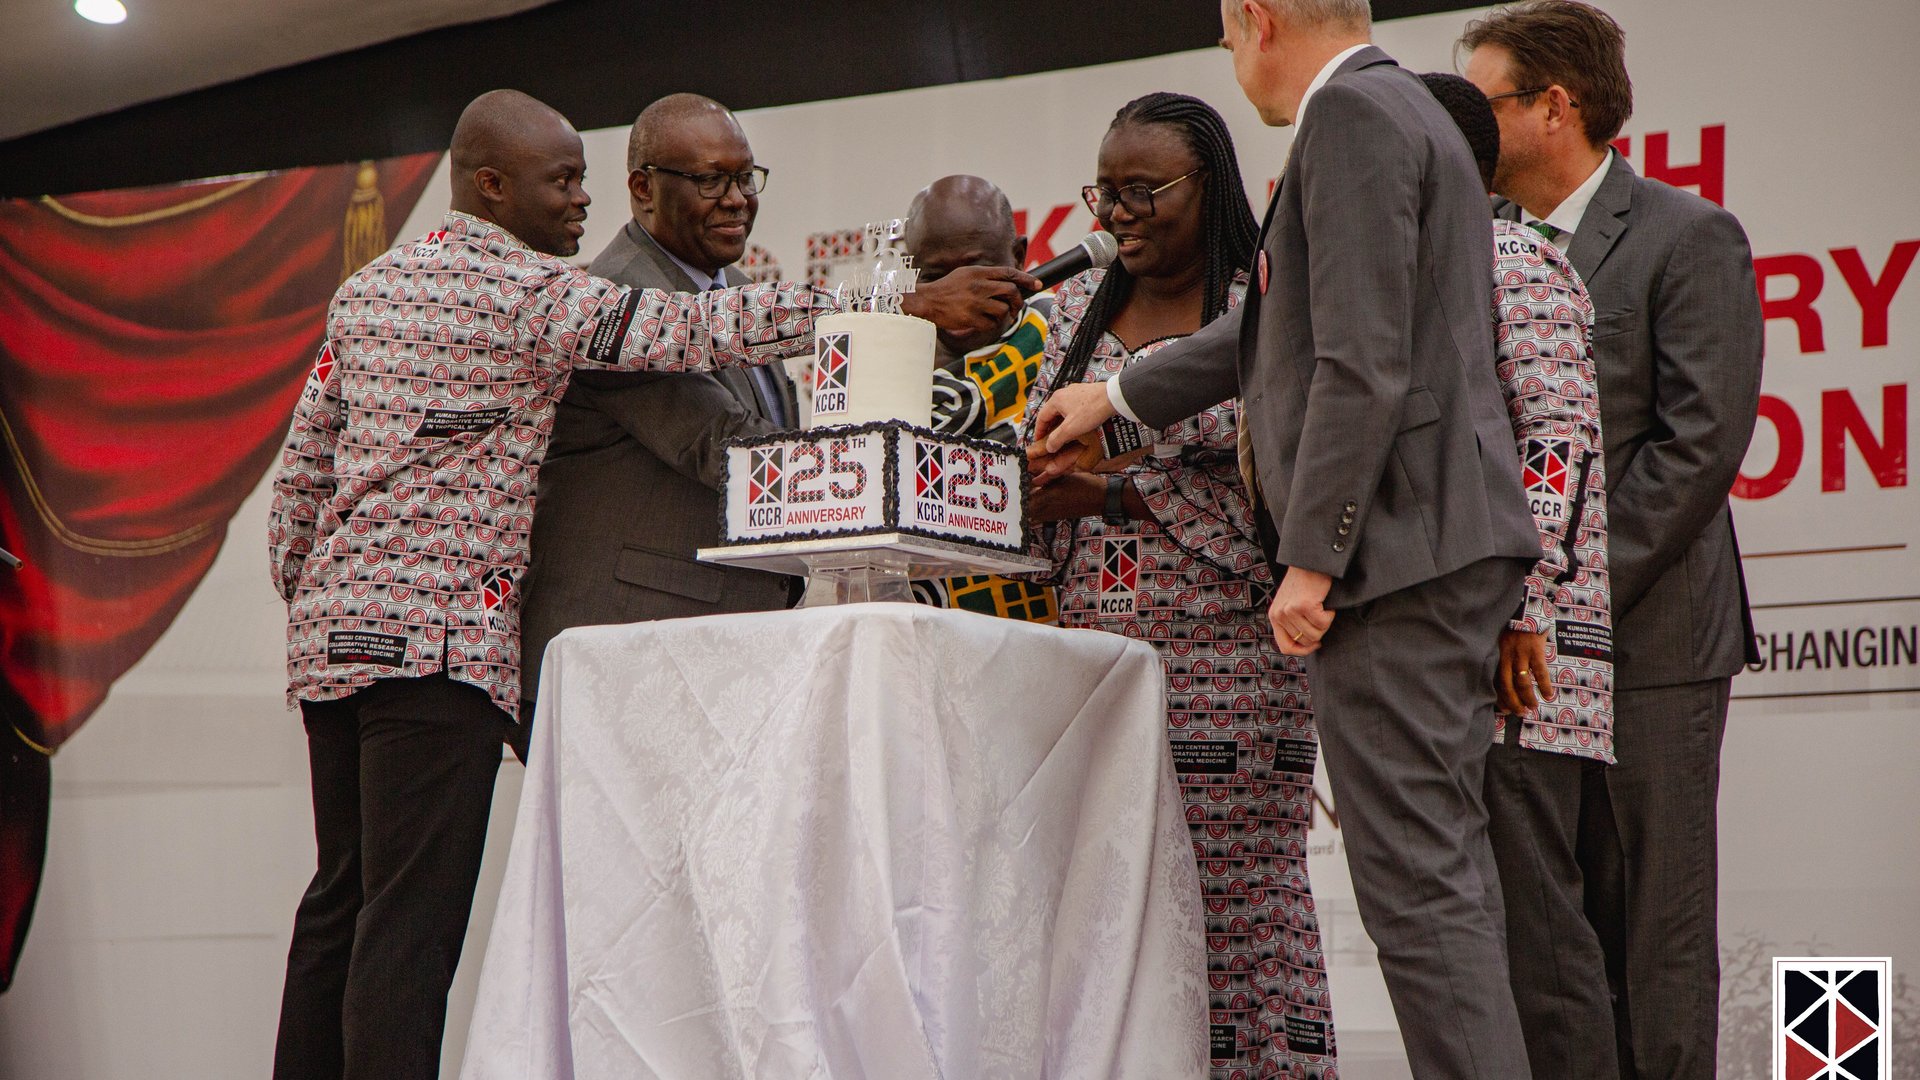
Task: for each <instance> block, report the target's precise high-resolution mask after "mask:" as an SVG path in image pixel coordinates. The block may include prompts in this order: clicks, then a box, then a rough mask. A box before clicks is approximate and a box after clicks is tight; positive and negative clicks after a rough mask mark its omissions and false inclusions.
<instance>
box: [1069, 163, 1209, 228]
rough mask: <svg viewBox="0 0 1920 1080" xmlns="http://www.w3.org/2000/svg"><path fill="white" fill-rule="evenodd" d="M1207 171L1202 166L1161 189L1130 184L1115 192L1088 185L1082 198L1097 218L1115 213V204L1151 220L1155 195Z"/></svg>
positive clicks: (1107, 188)
mask: <svg viewBox="0 0 1920 1080" xmlns="http://www.w3.org/2000/svg"><path fill="white" fill-rule="evenodd" d="M1206 171H1207V167H1206V166H1205V165H1202V166H1201V167H1199V168H1197V169H1195V170H1193V171H1192V172H1190V173H1188V174H1186V176H1176V177H1174V178H1173V179H1171V180H1169V181H1167V182H1166V183H1164V184H1161V185H1160V186H1159V187H1148V186H1147V185H1145V184H1128V185H1127V186H1125V187H1123V188H1121V189H1119V190H1118V191H1115V190H1114V189H1113V188H1110V187H1102V186H1101V185H1099V184H1088V185H1087V186H1086V187H1083V188H1081V189H1080V198H1081V199H1082V200H1084V201H1085V202H1086V204H1087V209H1089V210H1091V211H1093V216H1094V217H1097V218H1103V217H1106V216H1107V215H1109V214H1111V213H1113V207H1114V204H1115V203H1118V204H1120V205H1121V206H1124V207H1126V208H1127V213H1129V214H1132V215H1133V216H1134V217H1141V218H1150V217H1152V216H1153V197H1154V196H1155V195H1158V194H1160V193H1161V192H1163V191H1165V190H1167V189H1168V188H1170V187H1172V186H1173V185H1175V184H1177V183H1179V182H1180V181H1182V180H1185V179H1187V177H1191V176H1198V175H1199V174H1201V173H1203V172H1206Z"/></svg>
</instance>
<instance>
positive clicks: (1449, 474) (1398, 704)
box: [1040, 0, 1540, 1080]
mask: <svg viewBox="0 0 1920 1080" xmlns="http://www.w3.org/2000/svg"><path fill="white" fill-rule="evenodd" d="M1223 18H1224V22H1225V30H1226V37H1225V41H1224V44H1225V45H1226V46H1227V47H1228V48H1229V49H1230V50H1231V51H1232V53H1233V64H1234V70H1235V74H1236V76H1237V77H1238V79H1239V82H1240V85H1241V87H1242V89H1243V90H1245V91H1246V93H1247V97H1248V98H1249V100H1251V101H1252V102H1253V104H1254V106H1255V107H1256V108H1257V109H1258V110H1259V112H1260V115H1261V118H1262V119H1264V120H1265V121H1266V122H1268V123H1269V124H1289V123H1291V124H1295V125H1296V127H1297V134H1296V136H1295V139H1294V144H1293V150H1292V152H1291V156H1290V158H1289V161H1288V164H1287V167H1286V169H1285V171H1284V172H1283V174H1282V177H1281V183H1280V188H1279V190H1278V191H1277V192H1276V193H1275V194H1274V198H1273V204H1272V206H1271V207H1270V208H1269V210H1268V217H1267V223H1266V226H1265V229H1264V231H1263V236H1262V238H1261V243H1260V249H1259V253H1258V254H1257V256H1256V263H1255V266H1254V268H1253V270H1254V280H1253V288H1251V289H1250V290H1249V291H1248V294H1247V298H1246V301H1245V302H1244V303H1242V304H1241V305H1240V307H1238V308H1237V309H1235V311H1234V313H1233V314H1232V315H1229V316H1227V317H1225V318H1221V319H1219V320H1216V321H1215V322H1214V323H1212V324H1210V325H1209V326H1208V327H1206V328H1205V329H1203V330H1201V331H1200V332H1199V333H1197V334H1195V335H1193V336H1192V337H1191V338H1189V339H1187V341H1186V342H1184V343H1180V344H1176V345H1171V346H1168V347H1167V348H1166V349H1164V350H1163V351H1162V352H1160V353H1159V354H1158V355H1157V356H1154V357H1152V358H1150V359H1148V360H1145V361H1142V362H1141V363H1139V364H1138V365H1136V366H1134V367H1132V368H1130V369H1128V370H1126V371H1124V372H1122V373H1121V374H1120V375H1119V376H1117V377H1116V378H1115V379H1113V380H1112V381H1110V382H1108V383H1107V384H1106V386H1105V387H1101V386H1098V385H1095V384H1088V385H1086V386H1077V387H1067V388H1064V389H1062V390H1061V391H1059V392H1057V393H1056V394H1055V395H1054V396H1053V397H1052V398H1050V399H1049V401H1048V404H1047V405H1046V406H1045V407H1044V408H1043V410H1042V412H1041V418H1040V431H1042V432H1049V434H1048V435H1047V439H1046V446H1045V450H1046V451H1047V452H1048V453H1051V454H1052V455H1054V456H1052V457H1051V458H1048V459H1047V463H1046V465H1045V466H1044V467H1043V469H1042V476H1043V477H1045V476H1048V475H1055V474H1057V473H1058V472H1059V471H1063V470H1064V469H1065V468H1067V467H1070V464H1071V462H1070V461H1069V460H1067V459H1069V458H1070V457H1071V456H1072V455H1073V449H1072V448H1070V447H1069V446H1068V440H1071V439H1073V438H1075V437H1077V436H1079V435H1081V434H1082V433H1085V432H1090V431H1092V430H1093V429H1094V428H1095V427H1097V426H1098V425H1099V424H1101V423H1103V422H1109V418H1112V417H1114V416H1115V414H1116V413H1120V414H1125V415H1126V416H1128V417H1130V418H1131V419H1133V420H1137V421H1139V422H1142V423H1145V424H1146V425H1148V426H1149V427H1164V426H1167V425H1169V424H1171V423H1173V422H1175V421H1177V420H1179V419H1181V418H1183V417H1186V416H1190V415H1192V414H1194V413H1196V412H1198V411H1200V410H1201V409H1202V408H1204V407H1206V406H1209V405H1212V404H1215V403H1217V402H1219V401H1222V400H1224V399H1227V398H1230V397H1233V396H1235V395H1236V394H1238V395H1240V396H1241V398H1242V399H1243V403H1244V404H1243V411H1242V418H1243V420H1242V423H1243V427H1244V428H1246V429H1249V430H1250V432H1251V445H1252V450H1253V455H1254V461H1255V464H1256V466H1257V478H1258V485H1259V491H1260V495H1261V496H1262V498H1263V500H1264V502H1265V503H1266V504H1267V506H1269V507H1270V508H1271V525H1272V529H1271V550H1270V552H1269V556H1270V558H1272V560H1273V561H1274V563H1275V566H1276V568H1278V567H1281V566H1284V567H1286V568H1287V569H1286V572H1285V575H1284V576H1283V577H1282V578H1281V584H1280V587H1279V590H1278V593H1277V595H1276V596H1275V598H1274V601H1273V605H1272V612H1271V616H1272V621H1273V624H1274V629H1275V633H1276V635H1277V636H1278V639H1279V644H1280V646H1281V648H1282V650H1283V651H1286V652H1289V653H1292V654H1294V655H1307V656H1309V657H1310V659H1309V675H1310V677H1311V679H1312V680H1313V693H1314V706H1315V712H1316V714H1317V717H1318V720H1319V727H1320V742H1321V750H1322V755H1323V759H1324V760H1325V762H1326V766H1327V773H1328V776H1329V778H1330V779H1331V781H1332V784H1333V791H1334V795H1335V797H1336V798H1337V799H1338V800H1339V805H1340V823H1341V831H1342V834H1343V836H1344V838H1345V840H1346V847H1347V860H1348V864H1349V866H1350V867H1351V869H1352V872H1353V879H1354V891H1355V894H1356V897H1357V899H1358V901H1359V905H1360V913H1361V917H1362V919H1363V920H1364V922H1365V924H1366V927H1367V930H1368V932H1369V933H1370V934H1371V935H1372V937H1373V939H1374V942H1375V943H1376V944H1377V945H1378V946H1379V950H1380V963H1381V969H1382V972H1383V973H1384V974H1385V976H1386V980H1387V989H1388V992H1389V993H1390V994H1391V996H1392V999H1393V1005H1394V1011H1395V1014H1396V1015H1397V1016H1398V1018H1399V1022H1400V1029H1401V1034H1402V1036H1403V1038H1404V1040H1405V1043H1406V1048H1407V1054H1408V1058H1409V1060H1410V1062H1411V1064H1412V1066H1413V1073H1414V1075H1415V1076H1416V1077H1421V1078H1423V1080H1425V1078H1435V1077H1455V1078H1460V1080H1468V1078H1482V1077H1484V1078H1500V1080H1507V1078H1514V1077H1524V1076H1526V1075H1527V1058H1526V1048H1525V1045H1524V1043H1523V1042H1522V1039H1521V1032H1520V1023H1519V1017H1518V1014H1517V1012H1516V1010H1515V1008H1514V1002H1513V997H1512V994H1511V992H1510V990H1509V989H1508V986H1507V963H1506V956H1505V945H1504V943H1505V938H1504V932H1503V931H1504V921H1503V914H1502V908H1501V903H1500V891H1499V879H1498V876H1497V874H1496V872H1495V868H1494V861H1493V854H1492V850H1491V848H1490V847H1489V846H1488V841H1487V831H1486V820H1487V819H1486V810H1485V807H1484V805H1483V803H1482V802H1481V794H1480V793H1481V783H1482V774H1483V770H1484V767H1485V762H1486V756H1487V751H1488V748H1489V746H1490V745H1491V741H1492V735H1493V705H1494V698H1493V669H1494V657H1495V650H1496V646H1497V642H1498V638H1499V634H1500V631H1501V629H1502V628H1503V627H1505V625H1506V623H1507V620H1508V618H1509V617H1511V616H1512V615H1513V613H1514V611H1515V610H1516V608H1517V607H1518V605H1519V603H1520V601H1521V582H1522V579H1523V578H1524V576H1525V573H1526V567H1527V565H1528V562H1529V561H1530V560H1537V559H1538V557H1539V553H1540V541H1539V534H1538V533H1537V531H1536V530H1535V527H1534V524H1533V519H1532V516H1531V515H1530V514H1529V512H1528V510H1527V505H1526V500H1525V497H1524V495H1523V493H1522V487H1521V483H1520V472H1519V464H1518V461H1517V458H1516V456H1515V454H1514V453H1513V434H1512V430H1511V428H1510V426H1509V424H1508V421H1507V418H1506V414H1505V408H1504V405H1503V399H1502V396H1501V392H1500V387H1499V384H1498V381H1497V379H1496V376H1495V371H1494V365H1493V355H1494V351H1493V350H1494V344H1493V331H1492V320H1491V316H1490V313H1489V312H1490V305H1491V299H1492V298H1491V295H1490V292H1489V289H1490V283H1489V278H1488V274H1487V267H1488V266H1490V265H1491V264H1492V261H1493V240H1492V233H1491V231H1490V230H1489V228H1488V212H1487V200H1486V193H1485V191H1484V190H1483V189H1482V188H1481V185H1480V177H1479V173H1478V170H1477V168H1476V166H1475V164H1474V160H1473V156H1472V154H1471V152H1470V151H1469V150H1468V149H1467V145H1466V142H1465V140H1464V139H1463V138H1462V137H1461V135H1460V132H1459V129H1458V128H1457V127H1456V126H1455V125H1454V123H1453V121H1452V119H1451V118H1449V117H1448V115H1447V113H1446V112H1445V111H1444V110H1442V109H1441V107H1440V106H1439V104H1438V103H1437V102H1435V101H1434V100H1433V98H1432V96H1431V95H1429V94H1428V92H1427V90H1426V88H1425V86H1424V85H1423V84H1422V83H1421V82H1420V80H1419V79H1418V78H1417V77H1415V76H1414V75H1412V74H1411V73H1409V72H1406V71H1403V70H1402V69H1400V68H1399V67H1398V66H1397V65H1396V64H1395V63H1394V62H1393V60H1392V59H1391V58H1390V57H1388V56H1387V54H1386V53H1384V52H1382V51H1381V50H1379V49H1378V48H1374V47H1372V46H1371V45H1368V44H1367V40H1368V35H1369V11H1368V6H1367V4H1366V3H1365V0H1231V2H1229V3H1227V4H1226V5H1225V7H1224V10H1223Z"/></svg>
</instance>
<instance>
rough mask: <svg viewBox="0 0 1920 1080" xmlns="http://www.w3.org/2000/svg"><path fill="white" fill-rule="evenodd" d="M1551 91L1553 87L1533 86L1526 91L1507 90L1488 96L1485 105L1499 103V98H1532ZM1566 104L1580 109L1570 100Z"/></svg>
mask: <svg viewBox="0 0 1920 1080" xmlns="http://www.w3.org/2000/svg"><path fill="white" fill-rule="evenodd" d="M1551 89H1553V87H1551V86H1535V87H1530V88H1529V89H1526V90H1509V91H1507V92H1506V93H1504V94H1489V95H1487V104H1489V105H1491V104H1493V103H1494V102H1496V101H1499V100H1500V99H1501V98H1510V97H1532V96H1533V95H1535V94H1544V93H1546V92H1547V91H1549V90H1551ZM1567 104H1568V105H1570V106H1572V107H1573V108H1576V109H1577V108H1579V107H1580V103H1579V102H1577V101H1573V100H1571V99H1569V100H1568V101H1567Z"/></svg>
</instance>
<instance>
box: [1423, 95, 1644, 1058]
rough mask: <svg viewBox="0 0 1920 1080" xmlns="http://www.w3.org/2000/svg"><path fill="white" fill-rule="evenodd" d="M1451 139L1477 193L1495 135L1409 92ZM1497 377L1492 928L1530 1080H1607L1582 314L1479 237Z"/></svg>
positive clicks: (1601, 677) (1478, 108)
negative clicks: (1513, 467)
mask: <svg viewBox="0 0 1920 1080" xmlns="http://www.w3.org/2000/svg"><path fill="white" fill-rule="evenodd" d="M1420 78H1421V79H1422V80H1423V81H1424V82H1425V83H1426V84H1427V89H1428V90H1430V91H1432V93H1433V96H1434V99H1435V100H1437V101H1439V102H1440V104H1441V105H1442V106H1444V107H1445V108H1446V110H1447V112H1448V113H1449V114H1450V115H1452V117H1453V120H1454V123H1456V124H1458V125H1460V132H1461V134H1463V135H1465V136H1466V138H1467V145H1468V147H1470V148H1471V149H1472V150H1473V157H1474V161H1475V163H1476V164H1478V165H1479V166H1480V175H1481V179H1483V180H1484V181H1485V182H1486V185H1487V188H1488V190H1492V188H1493V177H1494V172H1495V170H1496V169H1497V168H1498V167H1499V164H1500V125H1499V121H1497V120H1496V119H1495V118H1494V113H1493V106H1492V105H1491V104H1490V103H1489V102H1488V101H1487V97H1486V95H1485V94H1483V93H1481V92H1480V89H1479V88H1478V87H1476V86H1474V85H1473V84H1472V83H1470V82H1468V81H1467V80H1465V79H1463V78H1461V77H1460V76H1458V75H1450V74H1443V73H1438V72H1435V73H1429V74H1426V75H1422V76H1420ZM1493 324H1494V341H1495V347H1494V353H1495V364H1496V368H1497V370H1498V371H1499V373H1500V386H1501V389H1502V391H1503V392H1504V393H1505V395H1506V399H1507V412H1508V415H1509V416H1510V417H1511V418H1512V421H1513V435H1514V441H1515V442H1516V443H1517V444H1518V445H1519V451H1520V463H1521V465H1520V473H1521V476H1520V478H1521V481H1522V482H1523V483H1524V484H1525V485H1526V488H1527V502H1528V504H1529V506H1530V508H1531V509H1532V511H1533V520H1534V524H1535V525H1536V526H1538V528H1539V530H1540V550H1541V554H1540V561H1539V562H1538V563H1537V564H1535V566H1534V569H1533V572H1532V573H1530V574H1528V575H1527V593H1526V601H1525V603H1524V604H1523V606H1522V607H1521V609H1520V612H1519V614H1518V615H1516V616H1515V617H1514V620H1513V622H1512V623H1511V624H1510V625H1509V626H1508V628H1507V629H1506V630H1505V631H1504V632H1502V634H1501V635H1500V657H1499V661H1498V666H1497V667H1496V669H1495V676H1494V694H1495V698H1496V700H1497V702H1498V705H1499V711H1498V713H1497V714H1496V716H1495V722H1494V733H1493V739H1494V746H1493V748H1492V751H1491V753H1489V754H1488V756H1487V776H1486V787H1485V794H1486V802H1487V838H1488V840H1489V841H1490V842H1491V843H1492V845H1493V857H1494V863H1495V865H1496V866H1497V867H1498V868H1499V875H1500V890H1501V893H1502V895H1503V897H1504V900H1505V906H1506V910H1507V925H1506V930H1507V953H1508V956H1509V957H1510V964H1509V969H1510V970H1509V981H1510V982H1511V983H1512V985H1513V997H1514V1001H1515V1003H1516V1004H1517V1005H1518V1006H1519V1009H1520V1028H1521V1032H1522V1034H1523V1035H1524V1036H1525V1037H1526V1042H1527V1057H1528V1062H1529V1064H1530V1065H1531V1066H1532V1071H1533V1075H1534V1076H1537V1077H1547V1076H1551V1077H1554V1078H1555V1080H1614V1078H1616V1077H1618V1076H1619V1075H1620V1066H1619V1063H1618V1062H1619V1059H1618V1056H1617V1054H1616V1053H1615V1047H1614V1038H1613V1027H1612V1023H1611V1017H1612V1013H1613V1005H1612V1002H1611V1001H1610V1000H1609V999H1608V993H1607V980H1606V973H1605V972H1606V960H1605V957H1604V956H1603V955H1602V954H1601V950H1600V939H1599V937H1598V936H1597V935H1596V934H1595V932H1594V928H1593V926H1592V925H1591V924H1589V923H1588V921H1587V916H1586V912H1585V910H1584V908H1583V906H1582V904H1581V898H1580V893H1579V889H1578V888H1577V887H1572V888H1570V887H1569V886H1568V884H1567V883H1569V882H1573V883H1578V882H1579V881H1580V877H1581V871H1580V867H1579V865H1578V864H1577V862H1576V860H1575V852H1576V851H1577V850H1578V849H1579V846H1580V844H1581V843H1583V840H1582V838H1581V830H1580V805H1581V801H1582V798H1583V792H1584V791H1585V790H1586V789H1587V788H1589V787H1590V786H1591V785H1593V784H1595V783H1603V782H1604V775H1605V770H1606V768H1607V767H1608V766H1611V765H1612V764H1613V763H1614V754H1613V603H1612V588H1611V584H1610V582H1609V579H1608V575H1607V489H1606V484H1607V473H1606V451H1605V446H1604V443H1603V441H1602V438H1601V430H1600V389H1599V376H1598V373H1597V372H1596V371H1595V369H1594V363H1593V349H1592V340H1591V339H1592V326H1593V301H1592V299H1591V298H1589V297H1588V295H1587V289H1586V286H1585V285H1583V284H1581V281H1580V275H1579V273H1578V272H1576V271H1575V270H1574V268H1573V264H1572V263H1571V262H1569V261H1568V259H1567V256H1566V254H1565V253H1564V252H1562V251H1561V250H1560V249H1559V248H1558V247H1555V246H1554V245H1553V244H1551V243H1549V242H1548V241H1547V239H1546V237H1545V236H1543V235H1541V234H1540V233H1539V232H1538V231H1536V230H1534V229H1530V228H1527V227H1526V226H1524V225H1521V224H1519V223H1518V222H1513V221H1502V220H1496V221H1494V223H1493Z"/></svg>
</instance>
